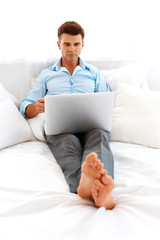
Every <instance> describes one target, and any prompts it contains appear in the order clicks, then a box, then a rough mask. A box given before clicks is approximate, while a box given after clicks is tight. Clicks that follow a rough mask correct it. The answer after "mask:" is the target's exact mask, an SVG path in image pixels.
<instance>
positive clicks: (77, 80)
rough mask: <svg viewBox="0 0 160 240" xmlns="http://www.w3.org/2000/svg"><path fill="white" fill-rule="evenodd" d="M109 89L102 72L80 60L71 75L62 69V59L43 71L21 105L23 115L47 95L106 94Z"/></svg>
mask: <svg viewBox="0 0 160 240" xmlns="http://www.w3.org/2000/svg"><path fill="white" fill-rule="evenodd" d="M106 91H109V87H108V85H107V83H106V81H105V79H104V77H103V75H102V74H101V72H100V71H99V70H98V69H97V68H96V67H94V66H92V65H91V64H88V63H85V62H84V61H82V59H81V58H79V65H78V66H77V67H76V68H75V69H74V72H73V74H72V75H71V74H70V73H69V71H68V70H67V69H66V68H65V67H61V59H60V60H59V61H57V62H56V63H55V64H54V65H53V66H51V67H49V68H46V69H44V70H42V72H41V73H40V74H39V75H38V77H37V78H36V80H35V82H34V86H33V88H32V89H31V90H30V91H29V93H28V95H27V98H25V99H23V101H22V104H21V109H20V111H21V113H22V114H23V115H24V116H25V109H26V107H27V106H28V105H29V104H31V103H34V102H37V100H38V98H43V97H44V96H45V95H58V94H74V93H93V92H106Z"/></svg>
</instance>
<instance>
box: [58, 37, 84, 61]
mask: <svg viewBox="0 0 160 240" xmlns="http://www.w3.org/2000/svg"><path fill="white" fill-rule="evenodd" d="M57 44H58V47H59V49H60V50H61V53H62V58H65V59H66V60H68V61H74V60H77V59H78V57H79V55H80V53H81V50H82V48H83V46H84V42H83V40H82V36H81V34H78V35H70V34H67V33H63V34H62V36H61V38H60V40H59V41H58V42H57Z"/></svg>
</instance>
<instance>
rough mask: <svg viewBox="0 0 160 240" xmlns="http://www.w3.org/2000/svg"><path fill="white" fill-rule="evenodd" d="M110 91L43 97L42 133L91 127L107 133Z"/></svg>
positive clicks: (108, 128) (112, 96) (110, 118)
mask: <svg viewBox="0 0 160 240" xmlns="http://www.w3.org/2000/svg"><path fill="white" fill-rule="evenodd" d="M113 105H114V93H113V92H98V93H85V94H77V93H76V94H64V95H46V96H45V133H46V135H57V134H63V133H78V132H85V131H88V130H90V129H93V128H102V129H104V130H107V131H110V130H111V127H112V111H113Z"/></svg>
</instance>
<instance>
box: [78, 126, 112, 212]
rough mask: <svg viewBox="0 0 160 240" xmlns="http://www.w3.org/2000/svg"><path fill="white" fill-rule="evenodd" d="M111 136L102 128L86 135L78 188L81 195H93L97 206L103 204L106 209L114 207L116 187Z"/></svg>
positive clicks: (84, 196) (88, 196)
mask: <svg viewBox="0 0 160 240" xmlns="http://www.w3.org/2000/svg"><path fill="white" fill-rule="evenodd" d="M109 137H110V135H109V133H108V132H106V131H103V130H101V129H93V130H91V131H89V132H87V133H86V134H85V135H84V142H85V144H84V155H83V164H82V175H81V179H80V184H79V186H78V189H77V192H78V194H79V196H81V197H82V198H90V197H92V198H93V199H94V202H95V205H96V206H97V207H101V206H103V207H105V208H106V209H112V208H113V207H114V201H113V198H112V195H111V192H112V190H113V188H114V182H113V178H112V177H113V176H114V173H113V167H114V164H113V156H112V152H111V150H110V146H109ZM90 152H92V153H90ZM95 152H96V153H95ZM88 153H90V154H88ZM97 155H98V156H97ZM98 158H99V159H100V160H101V161H102V163H103V164H102V163H101V161H100V160H99V159H98ZM103 165H104V167H105V169H107V171H108V172H109V175H110V176H109V175H108V173H107V171H106V170H105V169H104V168H103Z"/></svg>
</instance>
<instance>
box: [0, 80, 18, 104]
mask: <svg viewBox="0 0 160 240" xmlns="http://www.w3.org/2000/svg"><path fill="white" fill-rule="evenodd" d="M5 98H9V99H11V101H12V102H13V103H14V104H15V105H16V106H17V107H19V106H20V102H19V101H18V99H17V98H16V97H15V96H13V95H12V94H11V93H9V92H8V91H7V89H5V88H4V87H3V85H2V84H1V83H0V101H1V100H3V99H5Z"/></svg>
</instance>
